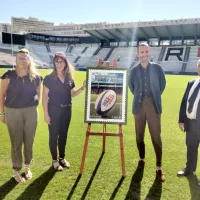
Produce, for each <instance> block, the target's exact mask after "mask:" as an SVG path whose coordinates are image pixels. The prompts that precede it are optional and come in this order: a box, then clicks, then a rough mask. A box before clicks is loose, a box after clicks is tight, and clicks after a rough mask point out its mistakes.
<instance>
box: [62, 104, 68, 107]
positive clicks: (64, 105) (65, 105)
mask: <svg viewBox="0 0 200 200" xmlns="http://www.w3.org/2000/svg"><path fill="white" fill-rule="evenodd" d="M67 106H68V105H67V104H60V107H61V108H65V107H67Z"/></svg>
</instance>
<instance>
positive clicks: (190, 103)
mask: <svg viewBox="0 0 200 200" xmlns="http://www.w3.org/2000/svg"><path fill="white" fill-rule="evenodd" d="M197 70H198V74H199V75H200V60H199V61H198V63H197ZM179 127H180V129H181V130H182V131H186V146H187V162H186V166H185V168H184V169H182V170H181V171H179V172H178V173H177V176H187V175H189V174H192V173H193V172H195V171H196V167H197V160H198V147H199V142H200V78H197V79H194V80H192V81H189V82H188V85H187V88H186V91H185V94H184V96H183V99H182V102H181V106H180V111H179Z"/></svg>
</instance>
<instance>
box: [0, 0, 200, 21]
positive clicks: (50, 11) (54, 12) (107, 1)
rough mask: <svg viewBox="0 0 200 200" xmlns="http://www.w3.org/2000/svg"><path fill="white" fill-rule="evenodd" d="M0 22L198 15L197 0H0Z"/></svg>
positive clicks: (195, 16)
mask: <svg viewBox="0 0 200 200" xmlns="http://www.w3.org/2000/svg"><path fill="white" fill-rule="evenodd" d="M2 1H3V2H2V3H1V4H0V8H1V9H0V22H10V18H11V16H15V17H25V18H28V17H30V16H31V17H36V18H39V19H41V20H45V21H50V22H54V23H55V25H58V24H59V23H71V22H72V23H81V24H82V23H93V22H108V23H120V22H135V21H149V20H154V19H155V20H162V19H180V18H199V17H200V11H199V8H200V0H190V1H186V0H165V1H163V0H120V1H119V0H115V1H114V0H98V1H96V0H79V1H78V0H77V1H75V0H70V1H68V0H57V1H56V0H53V1H52V0H25V1H24V0H8V1H7V0H5V1H4V0H2Z"/></svg>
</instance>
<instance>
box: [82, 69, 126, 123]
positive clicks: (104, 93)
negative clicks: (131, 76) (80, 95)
mask: <svg viewBox="0 0 200 200" xmlns="http://www.w3.org/2000/svg"><path fill="white" fill-rule="evenodd" d="M126 116H127V70H126V69H123V68H119V69H115V68H110V69H108V68H87V92H86V109H85V122H87V123H88V122H91V123H107V124H126Z"/></svg>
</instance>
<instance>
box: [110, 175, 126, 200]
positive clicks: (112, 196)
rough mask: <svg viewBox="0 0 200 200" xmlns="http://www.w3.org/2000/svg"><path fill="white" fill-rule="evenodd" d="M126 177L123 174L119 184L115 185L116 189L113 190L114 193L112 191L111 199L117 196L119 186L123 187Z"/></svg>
mask: <svg viewBox="0 0 200 200" xmlns="http://www.w3.org/2000/svg"><path fill="white" fill-rule="evenodd" d="M124 178H125V177H123V176H122V177H121V178H120V180H119V183H118V184H117V186H116V187H115V189H114V191H113V193H112V195H111V197H110V200H113V199H115V196H116V194H117V192H118V190H119V188H120V187H121V184H122V183H123V181H124Z"/></svg>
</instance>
